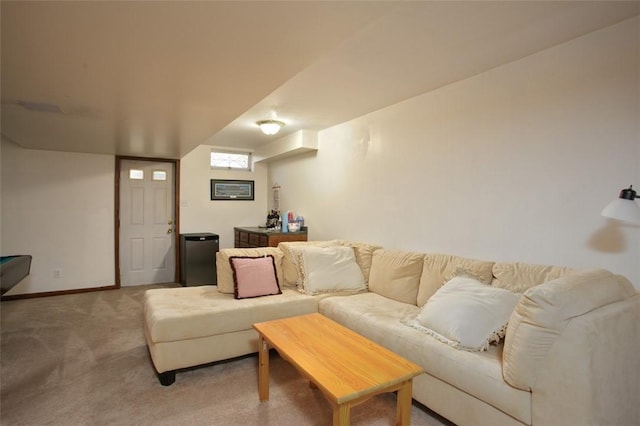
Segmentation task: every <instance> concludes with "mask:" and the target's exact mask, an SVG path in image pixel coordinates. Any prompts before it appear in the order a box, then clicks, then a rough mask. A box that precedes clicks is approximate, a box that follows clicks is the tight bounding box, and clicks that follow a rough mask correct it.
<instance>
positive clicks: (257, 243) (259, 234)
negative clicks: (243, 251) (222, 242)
mask: <svg viewBox="0 0 640 426" xmlns="http://www.w3.org/2000/svg"><path fill="white" fill-rule="evenodd" d="M233 231H234V237H235V238H234V240H235V241H234V243H235V244H234V246H235V247H236V248H241V247H277V246H278V244H280V243H281V242H283V241H307V231H306V228H305V229H304V230H302V231H298V232H280V231H268V230H267V229H266V228H251V227H249V228H233Z"/></svg>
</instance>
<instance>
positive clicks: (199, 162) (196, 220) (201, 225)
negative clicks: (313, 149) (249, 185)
mask: <svg viewBox="0 0 640 426" xmlns="http://www.w3.org/2000/svg"><path fill="white" fill-rule="evenodd" d="M210 152H211V146H208V145H201V146H199V147H197V148H196V149H194V150H193V151H191V152H190V153H189V154H187V155H186V156H184V158H182V160H181V161H180V233H183V234H186V233H191V232H213V233H215V234H218V235H220V247H221V248H226V247H233V246H234V242H233V227H234V226H258V225H259V224H264V223H265V222H266V220H267V194H268V192H269V191H270V190H269V191H268V190H267V169H266V165H264V164H256V165H255V168H254V170H253V171H252V172H243V171H226V170H212V169H211V166H210V164H209V161H210V160H209V157H210ZM211 179H240V180H253V181H255V187H254V191H255V194H254V195H255V200H254V201H226V200H225V201H220V200H218V201H211V192H210V181H211Z"/></svg>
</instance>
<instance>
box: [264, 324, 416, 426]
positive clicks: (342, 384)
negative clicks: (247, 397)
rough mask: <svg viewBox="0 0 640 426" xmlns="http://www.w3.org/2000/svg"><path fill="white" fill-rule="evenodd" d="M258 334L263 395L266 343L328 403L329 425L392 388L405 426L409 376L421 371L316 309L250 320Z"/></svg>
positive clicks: (398, 421) (342, 420)
mask: <svg viewBox="0 0 640 426" xmlns="http://www.w3.org/2000/svg"><path fill="white" fill-rule="evenodd" d="M253 328H255V329H256V330H257V331H258V333H259V335H260V346H259V352H258V353H259V355H258V357H259V358H258V361H259V367H258V393H259V396H260V401H267V400H268V399H269V347H273V348H275V349H276V350H277V351H278V353H279V354H280V356H281V357H282V358H284V359H285V360H287V361H288V362H290V363H291V364H292V365H293V366H295V367H296V369H297V370H298V371H299V372H300V373H301V374H302V375H303V376H305V377H306V378H308V379H309V381H310V384H311V386H312V387H316V386H317V387H318V388H319V389H320V390H321V391H322V393H323V394H324V395H325V397H326V398H327V399H328V400H329V402H330V403H331V404H332V405H333V424H334V425H340V426H345V425H348V424H349V419H350V410H351V407H353V406H355V405H357V404H360V403H362V402H364V401H366V400H367V399H369V398H371V397H372V396H375V395H377V394H380V393H385V392H394V391H398V397H397V410H396V424H398V425H409V424H410V418H411V387H412V381H413V378H414V377H415V376H417V375H419V374H422V373H423V372H424V370H423V369H422V368H421V367H420V366H418V365H416V364H414V363H412V362H410V361H408V360H406V359H404V358H402V357H400V356H398V355H396V354H395V353H393V352H391V351H389V350H388V349H385V348H383V347H382V346H379V345H377V344H376V343H374V342H372V341H370V340H368V339H366V338H364V337H362V336H360V335H359V334H357V333H354V332H353V331H351V330H349V329H348V328H346V327H344V326H342V325H340V324H338V323H336V322H334V321H332V320H330V319H329V318H327V317H325V316H323V315H321V314H310V315H302V316H297V317H291V318H285V319H280V320H275V321H267V322H262V323H257V324H254V325H253Z"/></svg>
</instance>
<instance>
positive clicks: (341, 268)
mask: <svg viewBox="0 0 640 426" xmlns="http://www.w3.org/2000/svg"><path fill="white" fill-rule="evenodd" d="M299 266H300V271H301V274H302V288H301V291H302V292H304V293H306V294H322V293H349V294H353V293H358V292H361V291H364V290H366V289H367V286H366V285H365V283H364V275H363V273H362V270H361V269H360V266H358V264H357V263H356V256H355V253H354V250H353V248H351V247H305V248H304V249H303V250H300V252H299Z"/></svg>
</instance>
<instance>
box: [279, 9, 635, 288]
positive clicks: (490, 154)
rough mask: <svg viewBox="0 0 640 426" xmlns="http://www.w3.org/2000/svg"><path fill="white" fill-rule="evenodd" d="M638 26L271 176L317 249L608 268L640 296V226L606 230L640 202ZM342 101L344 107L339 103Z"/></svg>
mask: <svg viewBox="0 0 640 426" xmlns="http://www.w3.org/2000/svg"><path fill="white" fill-rule="evenodd" d="M639 28H640V21H639V20H638V19H633V20H629V21H626V22H623V23H621V24H618V25H616V26H613V27H609V28H606V29H604V30H601V31H599V32H596V33H592V34H590V35H586V36H584V37H581V38H578V39H575V40H573V41H571V42H568V43H565V44H563V45H560V46H556V47H554V48H552V49H548V50H546V51H542V52H539V53H538V54H535V55H532V56H529V57H527V58H524V59H521V60H519V61H516V62H514V63H511V64H508V65H505V66H501V67H499V68H496V69H493V70H491V71H489V72H486V73H483V74H481V75H478V76H475V77H473V78H469V79H467V80H464V81H461V82H458V83H455V84H451V85H449V86H446V87H443V88H441V89H439V90H435V91H433V92H430V93H426V94H424V95H421V96H418V97H416V98H413V99H410V100H407V101H405V102H401V103H399V104H396V105H393V106H390V107H387V108H384V109H382V110H379V111H376V112H373V113H371V114H368V115H366V116H364V117H361V118H358V119H355V120H352V121H349V122H347V123H344V124H341V125H338V126H335V127H333V128H330V129H327V130H324V131H321V132H320V133H319V150H318V153H317V154H315V155H305V156H301V157H296V158H290V159H286V160H281V161H279V162H276V163H272V164H271V166H270V170H269V181H268V186H271V185H272V184H273V182H274V181H277V182H278V183H279V184H280V185H281V187H282V190H281V191H282V192H281V200H282V201H281V207H282V209H283V210H287V209H293V210H296V211H300V212H301V213H303V214H304V215H305V221H306V224H307V225H308V226H309V227H310V229H309V232H310V238H312V239H330V238H349V239H353V240H358V241H364V242H371V243H378V244H382V245H384V246H385V247H389V248H400V249H406V250H414V251H421V252H445V253H452V254H458V255H463V256H469V257H475V258H480V259H492V260H501V261H516V260H518V261H525V262H534V263H542V264H559V265H569V266H573V267H603V268H607V269H610V270H612V271H615V272H617V273H622V274H624V275H626V276H627V277H628V278H630V279H631V280H632V281H633V282H634V284H635V285H636V286H638V287H639V288H640V226H633V225H624V224H621V223H619V222H616V221H610V220H608V219H605V218H603V217H601V216H600V211H601V210H602V208H603V207H604V206H605V205H606V204H607V203H608V202H609V201H610V200H612V199H613V198H615V197H616V196H617V194H618V192H619V191H620V190H621V189H622V188H623V187H628V185H629V184H635V185H636V187H638V188H640V128H639V124H638V123H639V121H640V120H639V119H640V106H639V102H640V101H639V99H640V85H639V81H638V80H639V76H640V65H639V62H640V60H639V45H638V39H639ZM336 101H338V100H336Z"/></svg>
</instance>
